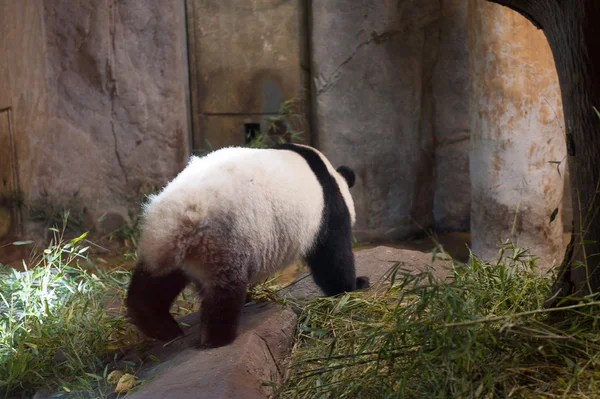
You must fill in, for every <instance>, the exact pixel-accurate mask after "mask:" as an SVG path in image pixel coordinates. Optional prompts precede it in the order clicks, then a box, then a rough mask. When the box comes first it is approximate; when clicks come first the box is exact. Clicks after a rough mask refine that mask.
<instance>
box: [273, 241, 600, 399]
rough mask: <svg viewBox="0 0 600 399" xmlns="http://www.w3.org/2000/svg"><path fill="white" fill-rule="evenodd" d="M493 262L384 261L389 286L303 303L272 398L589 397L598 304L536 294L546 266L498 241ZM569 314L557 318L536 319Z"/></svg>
mask: <svg viewBox="0 0 600 399" xmlns="http://www.w3.org/2000/svg"><path fill="white" fill-rule="evenodd" d="M498 259H500V260H501V261H500V263H498V264H497V265H492V264H489V263H485V262H483V261H481V260H480V259H478V258H476V257H474V256H473V255H472V254H471V259H470V262H469V264H462V263H456V264H455V266H454V267H453V269H452V271H451V275H450V278H448V279H441V278H438V277H436V275H434V274H433V273H432V272H429V271H426V272H423V273H421V274H418V275H414V274H410V273H408V272H405V271H403V270H402V268H401V264H396V265H394V267H393V269H392V272H391V277H390V286H389V288H388V289H387V290H386V291H385V292H383V293H381V294H375V295H373V294H372V293H365V292H354V293H349V294H345V295H343V296H341V297H337V298H317V299H315V300H313V301H311V302H310V303H308V304H307V306H306V307H305V308H304V310H303V312H302V314H301V316H300V319H299V324H298V328H297V337H296V344H295V346H294V350H293V357H292V360H291V362H292V366H291V370H290V371H289V373H288V374H289V375H288V378H287V380H286V381H285V383H284V384H283V385H282V386H281V387H279V395H280V396H281V397H286V398H287V397H294V398H315V397H319V398H380V397H386V398H394V397H406V398H421V397H438V398H492V397H592V396H594V397H595V396H596V393H595V392H596V388H597V386H598V385H599V384H600V373H599V372H598V371H597V370H598V367H600V345H599V344H598V342H599V341H600V330H599V329H598V325H597V320H598V316H597V315H598V313H599V312H598V311H599V310H600V306H599V305H600V301H596V300H595V299H594V298H588V299H587V301H586V302H585V303H582V304H579V305H575V306H567V307H563V308H560V309H546V308H544V302H545V300H546V299H547V295H548V293H549V285H550V283H551V282H552V281H553V278H554V272H549V273H540V272H537V271H536V270H535V260H536V258H535V257H533V256H531V254H529V253H528V252H527V251H525V250H523V249H521V248H518V247H515V246H513V245H512V244H511V243H510V242H504V243H503V245H502V248H501V249H500V254H499V258H498ZM559 310H560V311H563V312H570V313H571V314H572V316H573V317H572V318H571V322H570V323H569V324H568V325H552V324H549V323H547V322H546V316H547V315H548V314H549V313H553V312H556V311H559Z"/></svg>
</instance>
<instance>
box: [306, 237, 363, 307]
mask: <svg viewBox="0 0 600 399" xmlns="http://www.w3.org/2000/svg"><path fill="white" fill-rule="evenodd" d="M306 261H307V263H308V265H309V266H310V270H311V272H312V275H313V279H314V280H315V283H316V284H317V285H318V286H319V287H320V288H321V289H322V290H323V292H324V293H325V295H327V296H333V295H338V294H341V293H343V292H350V291H354V290H357V289H365V288H369V286H370V282H369V278H368V277H365V276H360V277H356V268H355V264H354V253H353V252H352V241H351V239H350V238H349V237H347V236H345V235H344V234H340V233H338V234H336V233H335V232H332V233H331V234H330V236H329V237H328V238H327V240H325V241H322V242H321V243H319V244H318V245H316V247H315V248H314V249H313V251H312V252H311V254H310V255H309V256H308V257H307V259H306Z"/></svg>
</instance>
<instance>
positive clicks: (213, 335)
mask: <svg viewBox="0 0 600 399" xmlns="http://www.w3.org/2000/svg"><path fill="white" fill-rule="evenodd" d="M217 281H218V283H217V284H206V285H204V286H203V290H202V291H203V292H202V305H201V313H200V342H199V347H200V348H217V347H220V346H225V345H229V344H230V343H232V342H233V341H234V340H235V338H236V337H237V332H238V327H239V324H240V319H241V317H242V311H243V309H244V303H245V302H246V293H247V289H248V284H247V282H246V281H239V280H237V279H235V278H227V277H225V278H219V279H217Z"/></svg>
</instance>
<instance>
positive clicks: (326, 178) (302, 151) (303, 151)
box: [272, 144, 341, 199]
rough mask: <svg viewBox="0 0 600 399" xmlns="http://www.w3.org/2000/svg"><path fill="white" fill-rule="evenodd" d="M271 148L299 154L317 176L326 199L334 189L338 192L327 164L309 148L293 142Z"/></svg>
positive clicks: (333, 193)
mask: <svg viewBox="0 0 600 399" xmlns="http://www.w3.org/2000/svg"><path fill="white" fill-rule="evenodd" d="M272 149H274V150H289V151H293V152H295V153H297V154H298V155H300V156H301V157H302V158H304V160H305V161H306V163H308V166H309V167H310V169H311V170H312V171H313V173H314V174H315V176H317V180H319V183H320V184H321V186H323V190H324V193H323V194H324V195H325V196H326V199H327V197H328V195H327V194H332V195H335V194H336V193H335V191H337V192H338V193H339V188H338V187H337V184H336V182H335V180H334V179H333V177H332V176H331V174H330V173H329V170H327V165H325V162H323V160H322V159H321V157H320V156H319V154H317V153H316V152H314V151H312V150H311V149H310V148H307V147H303V146H300V145H295V144H280V145H277V146H275V147H272ZM331 186H334V187H331ZM332 188H335V189H336V190H335V191H333V192H325V190H327V191H329V190H331V189H332ZM340 195H341V193H340Z"/></svg>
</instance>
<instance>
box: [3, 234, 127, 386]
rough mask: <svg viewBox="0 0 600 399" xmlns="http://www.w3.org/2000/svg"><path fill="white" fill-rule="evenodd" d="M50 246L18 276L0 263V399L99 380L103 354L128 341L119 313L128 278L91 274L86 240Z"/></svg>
mask: <svg viewBox="0 0 600 399" xmlns="http://www.w3.org/2000/svg"><path fill="white" fill-rule="evenodd" d="M51 230H52V232H53V237H54V238H53V239H52V241H51V243H50V244H49V246H48V247H47V248H46V249H44V250H43V251H42V252H41V253H39V254H38V255H34V256H33V257H32V261H31V262H30V264H29V265H26V264H25V262H24V267H25V270H24V271H23V272H19V271H17V270H15V269H12V268H9V267H8V266H3V265H0V396H2V397H4V395H30V394H31V393H33V392H35V391H36V390H37V389H38V388H40V387H43V386H47V385H54V386H56V385H57V384H58V386H59V387H60V386H62V387H63V388H64V389H65V390H67V391H68V390H69V387H71V388H77V386H78V385H81V384H85V383H89V381H90V379H91V380H101V379H102V377H100V376H99V375H98V374H97V373H100V374H102V373H105V372H106V365H105V364H103V362H102V360H101V359H103V356H106V355H107V354H109V353H110V352H111V351H114V350H115V349H116V348H117V347H119V346H122V345H124V343H127V342H128V340H127V337H126V336H125V335H126V334H128V331H129V332H131V330H130V328H128V323H127V320H126V319H125V318H123V317H122V316H121V314H120V306H121V299H122V295H123V293H124V292H125V289H126V286H127V284H128V282H129V279H130V274H129V273H128V272H126V271H122V270H112V271H103V270H100V269H88V268H85V267H84V265H85V263H86V262H87V257H86V252H87V249H88V247H84V246H83V244H84V243H85V242H86V240H85V237H86V235H85V234H83V235H81V236H79V237H77V238H75V239H72V240H69V241H65V240H64V239H63V234H64V229H63V230H61V231H59V230H57V229H55V228H52V229H51Z"/></svg>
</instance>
